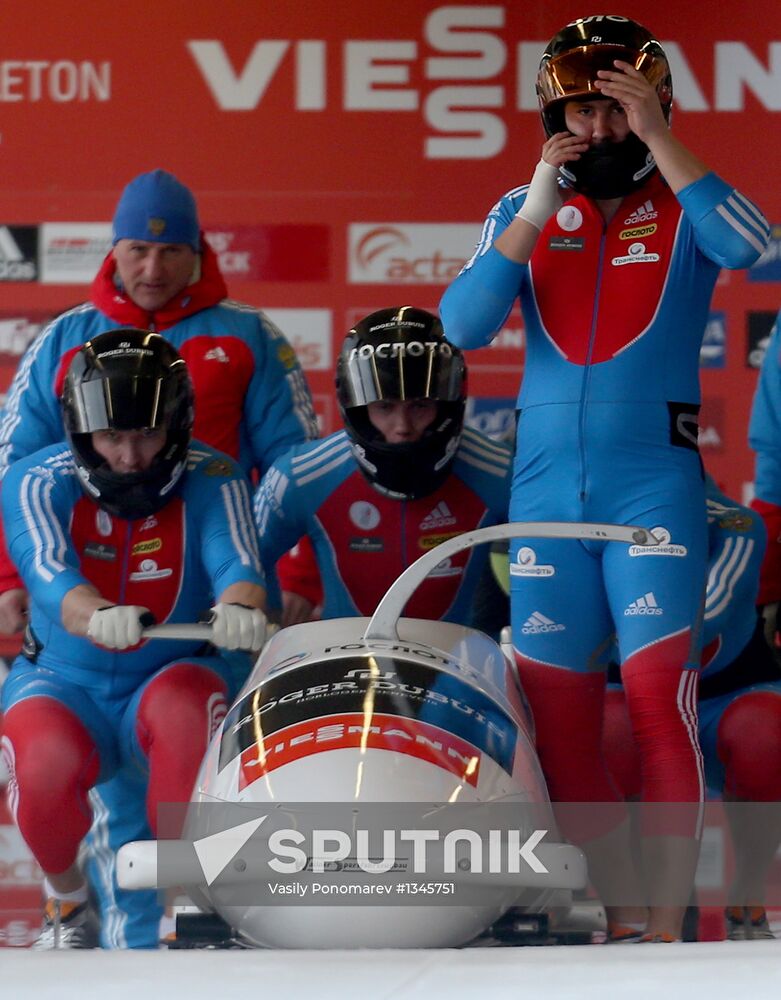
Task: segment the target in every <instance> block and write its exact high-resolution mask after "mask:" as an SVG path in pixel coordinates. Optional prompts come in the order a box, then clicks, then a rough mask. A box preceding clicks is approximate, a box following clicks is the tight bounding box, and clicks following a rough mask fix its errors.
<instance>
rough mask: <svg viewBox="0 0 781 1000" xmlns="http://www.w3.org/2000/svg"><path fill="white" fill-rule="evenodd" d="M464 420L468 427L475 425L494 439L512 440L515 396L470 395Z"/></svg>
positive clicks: (478, 429)
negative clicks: (496, 397)
mask: <svg viewBox="0 0 781 1000" xmlns="http://www.w3.org/2000/svg"><path fill="white" fill-rule="evenodd" d="M470 367H473V365H470ZM464 422H465V423H466V425H467V427H474V429H475V430H477V431H480V432H481V434H485V435H486V436H487V437H490V438H493V439H494V440H497V441H510V440H511V439H512V438H513V436H514V434H513V432H514V430H515V397H510V396H506V397H504V398H503V399H495V398H486V399H476V398H475V397H474V396H469V397H468V398H467V401H466V410H465V412H464Z"/></svg>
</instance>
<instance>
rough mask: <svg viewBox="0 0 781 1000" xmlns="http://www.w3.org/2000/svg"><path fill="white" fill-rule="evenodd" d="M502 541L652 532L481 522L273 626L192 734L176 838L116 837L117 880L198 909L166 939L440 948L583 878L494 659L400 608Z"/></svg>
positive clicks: (625, 538) (539, 920) (563, 896)
mask: <svg viewBox="0 0 781 1000" xmlns="http://www.w3.org/2000/svg"><path fill="white" fill-rule="evenodd" d="M512 537H524V538H533V537H559V538H573V539H586V540H596V541H616V542H624V543H628V544H634V545H651V544H654V543H655V542H656V541H657V540H656V539H655V538H654V536H653V535H652V534H651V533H650V532H648V531H646V530H645V529H643V528H638V527H631V526H630V527H625V526H624V527H621V526H616V525H605V524H585V523H584V524H564V523H528V524H509V525H499V526H494V527H490V528H482V529H478V530H476V531H473V532H468V533H466V534H463V535H460V536H458V537H456V538H452V539H449V540H447V541H445V542H443V543H441V544H440V545H438V546H437V547H436V548H434V549H432V550H430V551H429V552H427V553H426V554H425V555H423V556H422V557H421V558H420V559H418V560H417V561H416V562H415V563H414V564H412V565H411V566H410V567H408V568H407V570H405V571H404V573H402V574H401V576H400V577H399V578H398V579H397V580H396V581H395V583H394V584H393V585H392V586H391V588H390V589H389V590H388V591H387V593H386V594H385V596H384V597H383V599H382V600H381V601H380V603H379V605H378V606H377V609H376V611H375V613H374V615H373V616H372V617H371V618H341V619H332V620H326V621H319V622H311V623H305V624H300V625H293V626H290V627H288V628H285V629H282V630H280V631H278V632H277V633H276V634H274V635H273V636H272V638H271V639H270V640H269V641H268V642H267V643H266V645H265V647H264V649H263V651H262V652H261V654H260V656H259V657H258V660H257V662H256V664H255V667H254V669H253V671H252V673H251V675H250V676H249V678H248V679H247V681H246V683H245V684H244V686H243V688H242V690H241V691H240V692H239V695H238V697H237V699H236V700H235V702H234V704H233V705H232V706H231V708H230V710H229V711H228V714H227V716H226V717H225V719H224V722H223V723H222V726H221V728H220V730H219V731H218V732H217V733H216V734H215V735H214V737H213V739H212V741H211V744H210V746H209V749H208V751H207V753H206V755H205V758H204V760H203V762H202V765H201V769H200V772H199V776H198V779H197V781H196V785H195V788H194V790H193V795H192V800H191V802H190V803H189V805H188V806H187V807H186V815H185V817H184V821H183V826H182V828H181V832H180V833H179V834H177V836H176V837H175V838H171V839H165V833H164V832H162V834H161V839H159V840H157V841H145V842H134V843H131V844H126V845H125V846H124V847H122V848H121V849H120V852H119V855H118V868H117V875H118V880H119V883H120V885H121V886H123V887H124V888H127V889H134V888H135V889H140V888H160V889H165V888H172V887H179V888H180V889H183V890H184V891H185V892H186V893H187V895H188V896H189V897H190V899H191V900H192V902H193V903H194V904H195V905H196V906H198V907H199V908H200V910H201V911H202V914H203V915H202V916H201V917H200V918H194V917H192V916H185V917H184V918H180V928H179V929H180V930H181V931H182V934H179V933H178V935H177V936H178V937H179V938H180V940H181V937H182V935H183V936H184V938H185V939H186V938H187V937H188V934H189V936H191V937H193V940H194V941H195V942H196V943H201V944H202V943H207V942H209V941H211V942H213V943H214V944H215V945H216V946H226V945H228V944H229V943H237V944H238V945H240V946H241V945H244V946H248V947H275V948H380V947H382V948H443V947H458V946H463V945H466V944H468V943H470V942H474V941H476V940H480V939H481V935H482V936H485V935H486V933H487V932H489V929H490V928H495V929H497V930H496V934H495V938H496V940H497V941H498V942H499V943H502V942H503V941H504V940H505V939H506V937H507V935H508V934H509V935H510V936H511V935H512V929H513V928H516V930H517V929H518V928H519V927H520V928H521V930H522V931H528V930H529V929H530V928H531V929H532V930H534V928H537V930H539V929H540V927H542V929H543V931H544V926H545V917H544V914H545V913H546V910H547V909H549V908H550V907H551V906H553V905H556V906H561V904H562V901H564V902H569V901H571V898H572V893H573V891H576V890H579V889H582V888H583V887H584V886H585V885H586V883H587V873H586V866H585V858H584V856H583V854H582V852H581V851H580V850H579V849H578V848H577V847H575V846H573V845H571V844H567V843H562V842H560V838H559V837H558V835H557V831H556V823H555V819H554V816H553V811H552V809H551V805H550V801H549V798H548V793H547V790H546V787H545V782H544V779H543V776H542V772H541V770H540V765H539V761H538V759H537V756H536V753H535V750H534V745H533V744H534V735H533V721H532V719H531V717H530V713H529V711H528V708H527V706H526V704H525V701H524V698H523V693H522V691H521V689H520V687H519V685H518V681H517V673H516V670H515V668H514V665H513V664H512V662H511V658H510V657H509V656H508V654H507V651H506V649H504V648H503V647H502V645H501V644H499V643H496V642H494V641H493V640H492V639H490V638H489V637H488V636H486V635H485V634H483V633H482V632H479V631H477V630H475V629H470V628H466V627H463V626H460V625H456V624H452V623H449V622H443V621H427V620H423V619H413V618H406V617H402V612H403V609H404V607H405V605H406V604H407V601H408V600H409V598H410V596H411V594H412V593H413V592H414V590H415V589H416V587H417V586H418V585H419V584H420V582H421V581H422V580H423V579H425V577H426V576H427V575H428V573H429V572H430V571H431V570H433V569H434V568H435V567H436V566H439V565H442V564H443V561H445V560H447V559H449V558H450V557H451V556H452V555H453V554H455V553H456V552H458V551H461V550H463V549H466V548H469V547H471V546H473V545H476V544H480V543H483V542H490V541H495V540H497V539H508V538H512ZM208 629H209V627H208V626H203V625H200V626H189V625H185V626H181V625H161V626H155V627H154V628H153V629H150V630H147V634H149V635H150V636H151V635H154V636H156V637H162V636H165V635H168V636H170V637H173V638H182V637H185V636H186V637H188V638H191V637H192V636H193V635H194V634H202V635H203V636H204V637H205V638H208V634H209V632H208ZM193 630H195V632H194V631H193ZM345 810H346V812H345ZM362 837H363V840H362ZM372 837H373V838H374V839H373V840H372V839H371V838H372ZM378 838H379V839H378ZM388 838H390V839H388ZM399 886H402V887H403V888H402V889H399ZM416 887H417V888H416ZM446 897H451V898H446ZM193 927H195V928H196V929H195V932H194V936H193ZM505 932H506V933H505ZM503 934H504V935H505V936H504V937H503V936H502V935H503ZM185 946H186V943H185Z"/></svg>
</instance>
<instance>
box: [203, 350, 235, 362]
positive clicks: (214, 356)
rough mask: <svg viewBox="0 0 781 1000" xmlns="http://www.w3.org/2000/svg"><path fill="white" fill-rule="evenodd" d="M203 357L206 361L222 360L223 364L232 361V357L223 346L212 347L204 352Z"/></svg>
mask: <svg viewBox="0 0 781 1000" xmlns="http://www.w3.org/2000/svg"><path fill="white" fill-rule="evenodd" d="M203 359H204V361H221V362H222V364H227V363H228V362H229V361H230V358H229V357H228V355H227V354H226V353H225V351H224V350H223V349H222V348H221V347H212V348H211V349H210V350H208V351H207V352H206V353H205V354H204V356H203Z"/></svg>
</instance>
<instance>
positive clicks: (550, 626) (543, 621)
mask: <svg viewBox="0 0 781 1000" xmlns="http://www.w3.org/2000/svg"><path fill="white" fill-rule="evenodd" d="M565 629H566V625H559V624H557V623H556V622H554V621H553V619H552V618H546V617H545V615H544V614H542V613H541V612H540V611H533V612H532V613H531V614H530V615H529V617H528V618H527V619H526V621H525V622H524V623H523V626H522V627H521V632H523V634H524V635H539V634H541V633H543V632H563V631H564V630H565Z"/></svg>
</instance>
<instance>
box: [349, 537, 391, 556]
mask: <svg viewBox="0 0 781 1000" xmlns="http://www.w3.org/2000/svg"><path fill="white" fill-rule="evenodd" d="M349 547H350V551H351V552H384V551H385V542H384V541H383V540H382V538H380V537H379V536H377V535H362V536H361V537H359V538H351V539H350V541H349Z"/></svg>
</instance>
